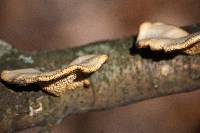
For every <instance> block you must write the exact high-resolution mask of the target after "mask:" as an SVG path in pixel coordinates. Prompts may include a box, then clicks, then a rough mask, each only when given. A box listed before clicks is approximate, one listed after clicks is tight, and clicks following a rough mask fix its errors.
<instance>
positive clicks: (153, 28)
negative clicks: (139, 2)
mask: <svg viewBox="0 0 200 133" xmlns="http://www.w3.org/2000/svg"><path fill="white" fill-rule="evenodd" d="M137 47H138V48H146V47H150V49H151V50H153V51H160V50H163V51H164V52H173V51H180V52H182V53H185V54H189V55H195V54H200V32H196V33H192V34H189V33H188V32H186V31H185V30H183V29H181V28H179V27H176V26H173V25H168V24H164V23H158V22H157V23H150V22H144V23H142V24H141V25H140V28H139V34H138V37H137Z"/></svg>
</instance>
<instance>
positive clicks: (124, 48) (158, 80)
mask: <svg viewBox="0 0 200 133" xmlns="http://www.w3.org/2000/svg"><path fill="white" fill-rule="evenodd" d="M186 29H187V30H188V31H190V32H195V31H200V25H192V26H189V27H186ZM134 46H135V37H129V38H124V39H117V40H110V41H104V42H97V43H91V44H88V45H85V46H82V47H76V48H70V49H65V50H55V51H41V52H34V53H30V52H24V51H19V50H16V49H10V48H9V46H6V45H0V50H1V51H2V54H0V72H1V71H2V70H4V69H19V68H30V67H33V68H37V69H41V70H43V71H49V70H53V69H56V68H60V67H62V66H63V65H66V64H68V63H70V61H72V60H73V59H75V58H76V57H79V56H81V55H85V54H98V53H99V54H107V55H108V56H109V59H108V61H107V63H106V64H104V65H103V67H102V68H101V69H100V70H99V71H98V72H95V73H94V74H93V75H91V76H90V80H91V86H90V87H89V88H79V89H76V90H73V91H67V92H66V94H65V95H64V96H61V97H54V96H51V95H48V94H46V93H45V92H42V91H41V90H40V88H39V87H37V86H28V87H22V86H17V85H9V84H7V83H5V82H3V81H1V82H0V97H1V98H0V106H1V108H0V120H1V122H0V129H2V131H5V132H8V131H16V130H21V129H25V128H28V127H33V126H51V125H54V124H55V123H57V122H59V121H60V120H62V118H64V117H65V116H68V115H70V114H75V113H81V112H87V111H92V110H101V109H107V108H112V107H116V106H120V105H126V104H130V103H136V102H138V101H142V100H145V99H149V98H154V97H161V96H166V95H170V94H175V93H179V92H186V91H192V90H196V89H200V55H194V56H188V55H181V54H179V53H168V54H166V53H163V52H151V51H150V50H148V49H140V50H138V49H135V47H134ZM1 51H0V52H1Z"/></svg>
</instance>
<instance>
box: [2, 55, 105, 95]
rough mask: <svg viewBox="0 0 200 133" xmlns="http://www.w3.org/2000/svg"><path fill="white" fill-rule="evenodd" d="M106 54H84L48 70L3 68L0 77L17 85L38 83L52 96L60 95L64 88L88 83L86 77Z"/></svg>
mask: <svg viewBox="0 0 200 133" xmlns="http://www.w3.org/2000/svg"><path fill="white" fill-rule="evenodd" d="M107 58H108V56H107V55H104V54H102V55H85V56H81V57H78V58H77V59H75V60H74V61H72V62H71V63H70V64H69V65H68V66H66V67H64V68H61V69H57V70H55V71H50V72H41V71H39V70H36V69H34V68H27V69H18V70H11V71H9V70H4V71H3V72H2V73H1V79H2V80H4V81H6V82H8V83H11V84H18V85H23V86H26V85H29V84H39V86H41V89H42V90H43V91H45V92H48V93H49V94H52V95H54V96H61V95H63V94H64V93H65V91H66V90H73V89H76V88H79V87H86V86H89V85H90V81H89V80H88V79H87V78H88V76H90V75H91V74H92V73H94V72H96V71H97V70H98V69H99V68H100V67H101V66H102V65H103V64H104V63H105V62H106V60H107Z"/></svg>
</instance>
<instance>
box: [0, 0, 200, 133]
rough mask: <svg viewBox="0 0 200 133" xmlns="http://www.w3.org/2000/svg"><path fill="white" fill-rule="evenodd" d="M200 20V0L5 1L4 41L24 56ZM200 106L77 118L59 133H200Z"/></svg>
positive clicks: (157, 104)
mask: <svg viewBox="0 0 200 133" xmlns="http://www.w3.org/2000/svg"><path fill="white" fill-rule="evenodd" d="M199 15H200V1H199V0H168V1H167V0H1V1H0V38H1V39H2V40H5V41H7V42H9V43H11V44H12V45H13V46H14V47H17V48H20V49H24V50H31V51H34V50H46V49H57V48H60V49H61V48H66V47H74V46H78V45H84V44H86V43H88V42H94V41H97V40H104V39H113V38H120V37H124V36H129V35H133V34H136V33H137V31H138V26H139V24H140V23H142V22H144V21H153V22H155V21H161V22H165V23H169V24H174V25H178V26H185V25H190V24H195V23H199V22H200V16H199ZM199 101H200V91H195V92H191V93H186V94H179V95H173V96H168V97H163V98H157V99H152V100H148V101H144V102H141V103H138V104H133V105H129V106H125V107H119V108H115V109H112V110H108V111H102V112H90V113H84V114H79V115H73V116H70V117H68V118H66V119H65V120H64V121H63V122H62V123H61V124H60V125H57V126H55V127H54V129H53V132H54V133H57V132H59V133H133V132H134V133H198V132H200V104H199ZM29 131H32V132H36V131H37V129H36V128H34V129H29V130H26V131H23V132H29Z"/></svg>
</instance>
